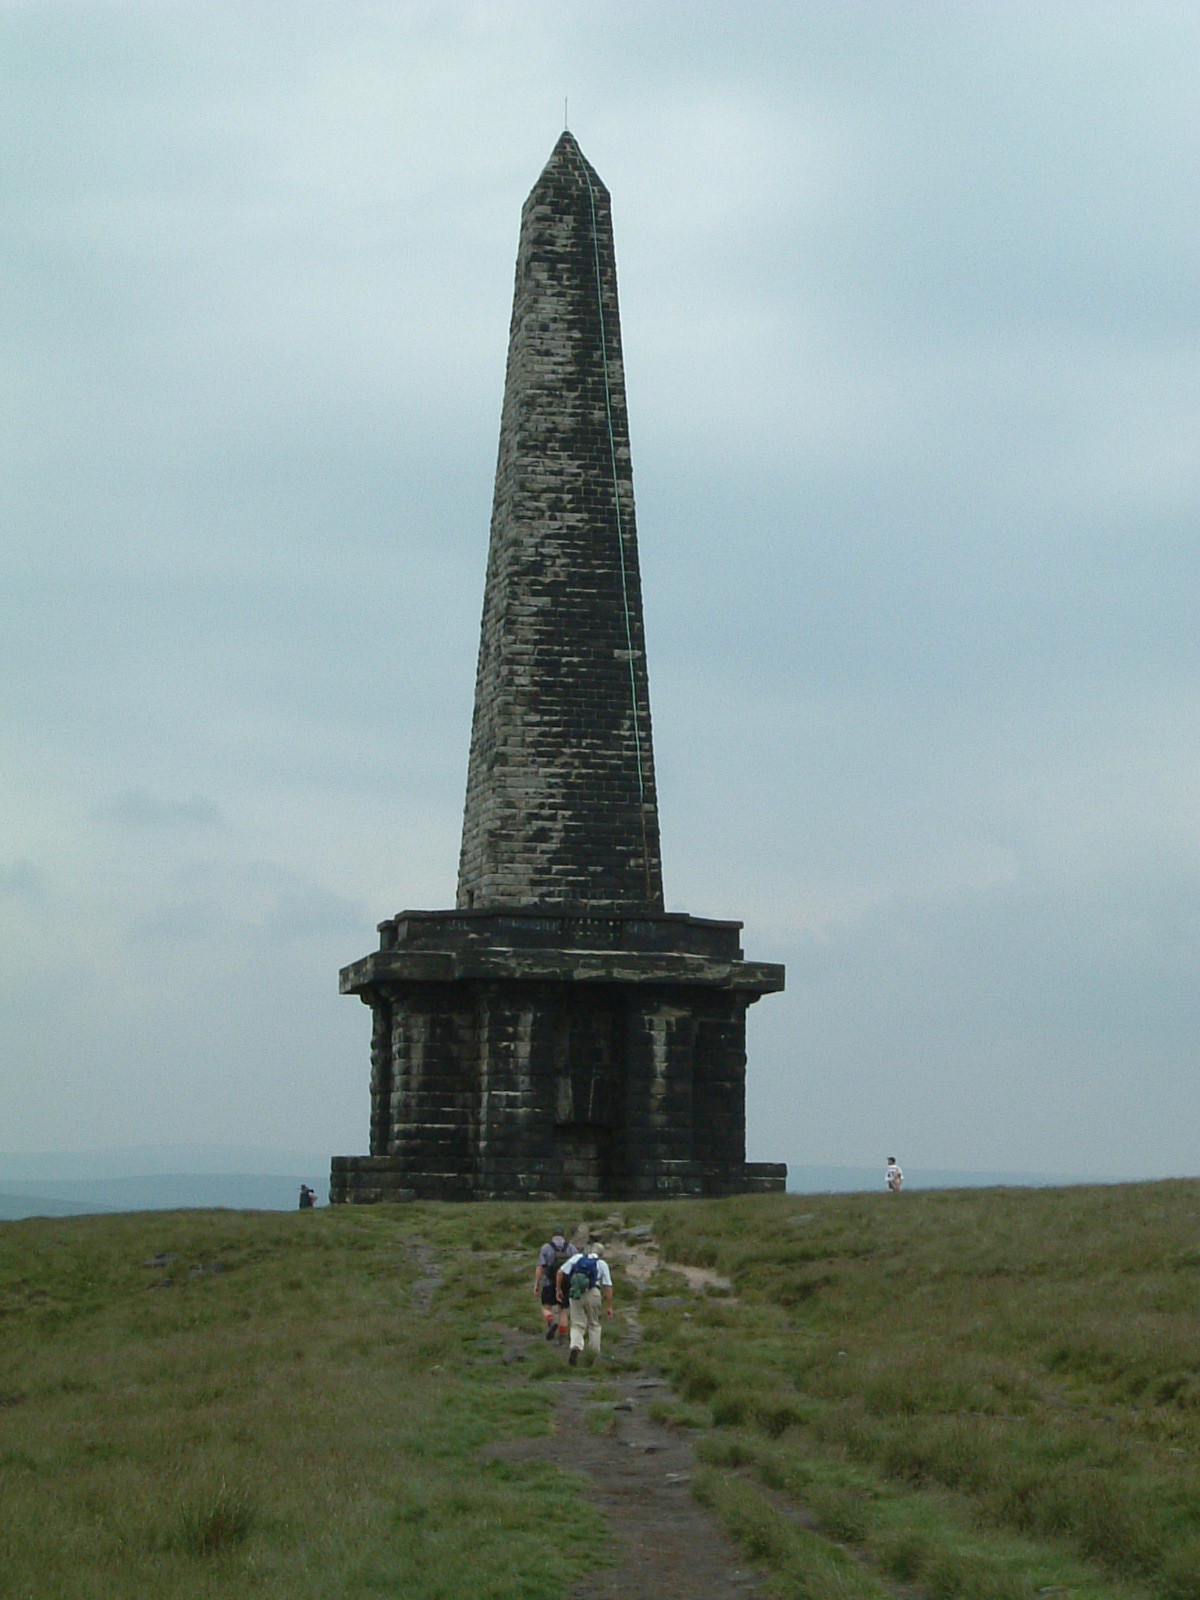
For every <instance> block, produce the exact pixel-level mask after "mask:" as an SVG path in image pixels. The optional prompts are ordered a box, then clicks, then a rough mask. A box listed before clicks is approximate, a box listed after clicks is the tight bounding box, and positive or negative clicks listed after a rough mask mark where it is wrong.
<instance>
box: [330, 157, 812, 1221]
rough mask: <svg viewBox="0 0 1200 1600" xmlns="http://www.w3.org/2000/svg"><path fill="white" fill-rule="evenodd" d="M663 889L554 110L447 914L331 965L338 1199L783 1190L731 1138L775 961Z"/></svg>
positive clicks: (644, 705) (592, 345)
mask: <svg viewBox="0 0 1200 1600" xmlns="http://www.w3.org/2000/svg"><path fill="white" fill-rule="evenodd" d="M740 929H741V924H740V923H738V922H712V921H707V920H702V919H699V918H695V917H690V916H685V915H682V914H680V913H668V912H666V911H664V909H663V887H662V859H661V854H660V848H659V829H658V802H657V795H656V791H655V785H654V754H653V743H652V739H651V730H650V689H649V678H648V674H647V666H646V642H645V634H644V630H643V621H642V593H641V580H640V576H639V572H638V558H637V532H636V522H635V516H634V502H633V476H632V470H631V464H630V450H629V422H628V416H627V413H626V407H625V378H624V369H623V365H622V360H621V326H620V317H619V313H618V307H617V273H616V257H615V253H614V249H613V232H612V213H611V206H610V201H609V195H608V191H607V189H605V187H604V185H603V184H602V183H601V181H600V179H599V178H598V177H597V175H596V173H595V172H594V171H593V169H592V168H591V167H590V166H589V164H588V162H587V161H586V160H585V159H584V157H583V154H582V152H581V151H580V149H579V146H578V145H577V144H576V142H575V140H574V138H573V137H572V136H571V134H569V133H564V134H563V135H562V137H561V138H560V139H559V141H558V144H557V145H556V146H555V148H554V152H553V154H552V155H551V157H550V160H549V162H548V163H547V165H546V167H545V170H544V171H543V172H542V175H541V177H540V178H539V179H538V181H537V183H536V184H535V185H534V188H533V191H532V193H531V194H530V196H529V198H528V200H527V201H526V202H525V208H524V211H523V213H522V217H521V238H520V245H519V249H518V253H517V271H516V287H515V292H514V296H513V314H512V324H511V328H510V332H509V348H508V371H507V377H506V382H505V390H504V409H503V413H502V417H501V424H500V451H499V460H498V464H497V468H496V492H495V500H494V504H493V509H492V531H491V543H490V546H489V551H488V564H487V580H486V585H485V590H484V603H483V626H482V631H481V638H480V647H479V667H478V675H477V679H476V689H475V717H474V724H473V727H472V732H471V752H470V763H469V768H468V776H467V798H466V807H465V812H464V819H463V836H462V852H461V857H460V863H459V879H458V898H457V909H456V910H455V911H434V912H428V911H420V912H413V911H406V912H403V913H401V914H400V915H399V916H397V917H395V918H393V919H392V920H391V921H389V922H385V923H381V924H380V930H379V931H380V935H381V938H380V948H379V950H378V951H377V952H375V953H374V954H373V955H369V956H366V957H364V958H363V960H361V961H357V962H355V963H354V964H353V965H352V966H349V967H346V968H345V969H344V970H343V972H342V974H341V987H342V992H343V993H349V994H357V995H359V996H360V997H361V998H362V1000H363V1001H364V1002H365V1003H366V1004H368V1005H369V1006H370V1007H371V1010H372V1016H373V1031H372V1051H371V1154H370V1156H366V1157H336V1158H335V1159H334V1162H333V1173H332V1183H331V1194H330V1198H331V1199H332V1200H334V1201H341V1200H355V1201H370V1200H380V1199H393V1198H395V1199H403V1198H409V1197H414V1196H421V1197H425V1196H431V1197H432V1196H440V1197H445V1198H460V1197H461V1198H473V1197H478V1198H485V1197H486V1198H500V1197H512V1198H517V1197H529V1196H549V1195H578V1196H580V1197H591V1198H595V1199H600V1198H618V1197H622V1196H634V1195H647V1196H649V1195H672V1194H729V1193H737V1192H740V1191H745V1190H748V1189H781V1188H783V1186H784V1180H785V1177H786V1169H785V1168H784V1167H783V1166H781V1165H777V1164H762V1163H760V1164H748V1163H747V1162H746V1159H745V1066H746V1052H745V1014H746V1008H747V1006H748V1005H750V1004H751V1002H753V1001H754V1000H757V999H758V998H759V996H760V995H762V994H767V993H770V992H772V991H774V990H778V989H782V987H783V968H782V967H779V966H774V965H768V964H765V963H761V962H748V961H746V960H744V959H743V956H742V951H741V948H740V941H739V934H740Z"/></svg>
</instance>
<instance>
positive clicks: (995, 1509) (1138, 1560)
mask: <svg viewBox="0 0 1200 1600" xmlns="http://www.w3.org/2000/svg"><path fill="white" fill-rule="evenodd" d="M657 1224H658V1236H659V1240H660V1244H661V1246H662V1249H663V1253H664V1255H665V1256H667V1257H673V1258H675V1259H678V1260H683V1261H690V1262H694V1263H698V1264H703V1265H708V1266H711V1267H714V1268H716V1269H717V1270H718V1271H719V1272H720V1273H722V1274H723V1275H724V1276H725V1277H726V1278H728V1280H729V1281H730V1283H731V1285H732V1288H733V1292H734V1294H735V1295H736V1301H734V1300H732V1299H730V1298H728V1297H724V1298H723V1297H721V1296H719V1295H718V1296H714V1295H712V1294H711V1293H710V1294H708V1295H706V1296H704V1297H703V1298H702V1299H694V1298H693V1300H692V1302H691V1303H689V1304H687V1306H686V1310H687V1312H688V1313H689V1314H688V1315H682V1314H680V1312H679V1306H678V1304H673V1303H671V1302H670V1301H669V1300H668V1302H667V1303H666V1304H665V1305H662V1309H661V1310H660V1311H657V1312H656V1311H655V1309H654V1307H655V1304H656V1302H655V1299H654V1298H648V1299H647V1301H646V1305H645V1308H644V1313H643V1320H644V1321H645V1322H646V1325H647V1331H648V1335H649V1337H648V1345H649V1348H650V1350H652V1351H653V1352H654V1354H655V1355H656V1356H657V1359H658V1360H659V1361H660V1363H661V1364H662V1366H663V1368H664V1370H665V1371H666V1372H668V1373H669V1374H670V1375H671V1376H672V1377H673V1379H674V1381H675V1386H676V1389H677V1391H678V1393H679V1395H680V1396H681V1402H680V1408H678V1412H677V1414H681V1415H682V1416H683V1418H685V1419H686V1420H687V1421H689V1422H691V1423H692V1424H693V1425H696V1424H699V1425H701V1426H703V1427H704V1428H705V1434H704V1436H703V1442H702V1445H701V1452H702V1456H703V1458H704V1459H705V1460H706V1461H707V1463H708V1469H707V1471H706V1472H705V1474H704V1476H703V1478H702V1479H701V1480H700V1482H699V1484H698V1490H699V1492H700V1493H701V1494H702V1495H703V1496H704V1497H705V1498H706V1499H707V1500H708V1502H709V1503H710V1504H711V1505H712V1506H713V1507H714V1509H715V1510H716V1511H717V1512H718V1513H719V1514H720V1515H721V1516H722V1517H723V1518H724V1520H725V1521H726V1523H727V1525H728V1526H729V1527H730V1529H731V1530H732V1531H734V1532H735V1533H736V1535H737V1536H738V1537H739V1538H740V1539H741V1540H742V1541H743V1543H744V1544H745V1545H746V1546H747V1547H748V1548H749V1549H750V1550H751V1551H752V1552H755V1553H757V1554H758V1555H760V1556H761V1557H763V1558H765V1559H766V1560H767V1561H768V1562H770V1563H771V1564H772V1565H774V1566H775V1567H777V1568H779V1569H781V1570H786V1569H787V1568H788V1567H789V1566H795V1565H796V1564H797V1562H799V1564H800V1565H801V1566H802V1565H803V1561H804V1555H803V1550H800V1546H799V1545H798V1541H800V1537H801V1535H800V1532H798V1531H797V1528H796V1525H795V1522H794V1520H793V1518H792V1517H790V1516H789V1515H788V1512H789V1510H791V1509H792V1508H794V1507H796V1506H802V1507H804V1508H805V1509H806V1510H807V1511H808V1512H809V1513H810V1514H812V1515H813V1516H815V1520H816V1522H817V1525H818V1527H819V1528H820V1530H821V1531H822V1532H823V1533H824V1534H826V1535H827V1536H828V1537H829V1538H830V1539H832V1540H834V1541H837V1542H838V1543H840V1544H842V1545H845V1546H848V1547H851V1548H852V1549H853V1550H855V1551H856V1552H859V1553H860V1554H865V1555H866V1556H867V1557H869V1559H870V1565H868V1566H866V1567H863V1566H861V1565H860V1566H859V1568H858V1572H857V1574H849V1573H845V1572H843V1573H840V1574H834V1575H833V1577H832V1578H831V1580H830V1583H829V1585H828V1586H827V1587H826V1588H821V1587H819V1586H813V1585H812V1584H810V1585H809V1586H808V1587H805V1582H804V1579H803V1577H802V1576H800V1577H795V1578H794V1579H793V1583H794V1587H793V1588H792V1590H791V1592H793V1593H795V1594H798V1595H807V1594H812V1595H813V1596H814V1597H815V1596H818V1595H820V1596H822V1597H823V1596H824V1595H825V1594H829V1595H830V1596H833V1595H839V1594H845V1595H857V1594H860V1593H861V1594H864V1595H865V1594H871V1593H876V1594H877V1593H879V1592H880V1591H879V1589H878V1588H877V1587H876V1586H875V1578H876V1577H880V1578H887V1579H891V1580H898V1581H900V1582H905V1583H912V1584H915V1585H916V1586H917V1588H918V1590H919V1591H920V1592H921V1593H923V1594H927V1595H929V1596H932V1597H957V1596H962V1597H964V1600H1017V1597H1023V1596H1029V1595H1034V1594H1044V1595H1045V1594H1055V1595H1059V1594H1066V1595H1070V1596H1073V1597H1075V1600H1081V1597H1085V1596H1086V1597H1097V1600H1098V1597H1100V1596H1105V1597H1114V1600H1116V1597H1134V1596H1137V1597H1144V1600H1200V1183H1195V1182H1186V1183H1162V1184H1147V1185H1136V1186H1135V1185H1127V1186H1121V1187H1114V1188H1102V1189H1092V1188H1088V1189H1084V1188H1080V1189H1058V1190H1040V1191H1031V1190H990V1191H986V1190H985V1191H978V1190H977V1191H959V1192H955V1193H928V1194H913V1193H907V1194H903V1195H900V1196H898V1197H893V1196H888V1195H883V1194H880V1195H873V1196H837V1197H826V1198H819V1199H814V1198H799V1197H789V1198H787V1199H783V1198H781V1199H779V1200H775V1199H767V1200H765V1201H764V1200H739V1201H733V1202H728V1203H725V1204H722V1205H720V1206H697V1205H684V1206H679V1207H678V1208H672V1209H664V1210H663V1211H662V1212H660V1214H659V1216H658V1219H657ZM662 1282H663V1279H662V1275H660V1279H659V1281H658V1282H656V1284H655V1289H656V1290H657V1291H658V1292H659V1293H660V1294H661V1293H665V1292H666V1291H665V1289H663V1288H661V1287H660V1285H661V1284H662ZM680 1287H682V1286H680ZM659 1304H661V1301H659ZM734 1469H736V1470H734ZM798 1550H800V1553H799V1555H797V1551H798ZM835 1579H836V1581H834V1580H835Z"/></svg>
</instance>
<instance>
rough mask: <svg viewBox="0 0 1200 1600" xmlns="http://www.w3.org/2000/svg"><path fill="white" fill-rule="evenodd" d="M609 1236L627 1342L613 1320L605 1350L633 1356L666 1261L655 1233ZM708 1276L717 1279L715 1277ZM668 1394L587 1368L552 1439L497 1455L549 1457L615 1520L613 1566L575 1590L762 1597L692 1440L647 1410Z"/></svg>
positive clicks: (649, 1599)
mask: <svg viewBox="0 0 1200 1600" xmlns="http://www.w3.org/2000/svg"><path fill="white" fill-rule="evenodd" d="M604 1237H605V1240H606V1245H607V1251H608V1257H609V1260H610V1261H611V1262H612V1265H613V1269H614V1278H615V1279H616V1281H617V1284H618V1286H619V1287H618V1289H617V1293H618V1295H619V1296H620V1297H621V1299H622V1302H623V1305H622V1310H623V1319H624V1333H623V1336H620V1337H618V1336H616V1335H614V1332H613V1329H612V1325H611V1324H607V1323H606V1324H605V1329H604V1340H605V1346H606V1348H612V1349H613V1351H614V1353H619V1354H620V1355H621V1356H622V1357H625V1358H628V1357H629V1356H630V1355H631V1354H632V1353H633V1351H634V1350H635V1349H636V1346H637V1344H638V1343H639V1342H640V1337H641V1324H640V1319H639V1317H638V1311H637V1298H638V1297H640V1295H641V1291H642V1289H643V1287H644V1285H645V1284H646V1283H647V1282H648V1281H649V1278H650V1276H651V1274H652V1273H653V1272H654V1271H655V1269H656V1268H657V1267H658V1265H659V1260H658V1253H657V1250H656V1248H655V1245H654V1240H653V1237H652V1236H651V1235H650V1233H649V1230H648V1229H636V1230H630V1232H629V1233H628V1234H624V1235H622V1234H621V1233H620V1232H619V1231H617V1230H616V1229H615V1228H613V1227H612V1226H611V1225H610V1226H606V1227H605V1228H604ZM676 1270H679V1271H681V1272H682V1271H700V1270H701V1269H684V1268H678V1269H676ZM704 1277H705V1281H711V1279H712V1277H713V1275H712V1274H707V1275H704ZM509 1338H510V1341H512V1342H513V1343H515V1341H516V1340H517V1339H520V1340H521V1341H522V1342H524V1340H525V1338H526V1335H525V1334H524V1332H522V1333H521V1334H519V1335H518V1334H517V1333H516V1331H515V1330H510V1334H509ZM539 1338H540V1335H539V1334H537V1333H536V1332H533V1333H531V1334H529V1335H528V1340H529V1343H530V1344H531V1345H532V1344H533V1343H535V1342H536V1341H537V1340H538V1339H539ZM510 1348H512V1344H511V1343H510ZM614 1394H615V1395H616V1396H617V1398H615V1399H614V1398H612V1396H613V1395H614ZM669 1398H671V1391H670V1388H669V1386H668V1385H667V1383H666V1381H665V1380H664V1379H663V1378H661V1377H660V1376H658V1375H657V1374H656V1373H654V1372H652V1371H650V1370H649V1369H644V1370H641V1371H635V1372H623V1373H613V1372H611V1371H606V1370H604V1369H603V1368H599V1369H596V1374H595V1375H594V1376H593V1375H591V1374H589V1372H588V1371H587V1370H586V1369H580V1371H579V1373H578V1374H577V1376H575V1377H574V1378H573V1380H572V1381H571V1382H570V1383H566V1384H564V1385H563V1386H562V1396H561V1399H560V1402H559V1409H558V1415H557V1417H556V1419H555V1427H554V1432H553V1433H552V1434H551V1435H550V1436H549V1437H548V1438H544V1439H522V1440H516V1441H513V1442H511V1443H507V1444H504V1445H500V1446H495V1447H493V1448H491V1449H490V1450H489V1452H488V1454H489V1455H491V1456H493V1457H499V1458H502V1459H505V1460H525V1461H529V1460H537V1461H549V1462H553V1463H554V1465H556V1466H559V1467H562V1468H564V1469H565V1470H567V1471H572V1472H579V1473H582V1474H584V1476H585V1477H586V1479H587V1484H588V1488H587V1491H586V1492H587V1493H588V1494H590V1495H591V1497H592V1499H593V1502H594V1503H595V1504H596V1505H598V1506H599V1507H600V1509H601V1510H602V1511H603V1512H604V1514H605V1516H606V1518H607V1520H608V1526H609V1539H610V1548H609V1552H608V1553H609V1555H610V1556H611V1557H612V1560H613V1565H612V1566H610V1567H608V1568H605V1569H604V1570H603V1571H601V1572H599V1573H597V1574H594V1575H593V1576H592V1577H590V1578H588V1579H587V1580H586V1582H585V1583H581V1584H580V1585H578V1586H577V1589H575V1590H572V1591H569V1593H570V1594H575V1593H578V1594H579V1595H580V1597H582V1596H584V1595H586V1596H588V1597H599V1600H617V1597H620V1600H728V1597H729V1596H742V1595H755V1594H760V1593H762V1591H763V1588H764V1585H765V1580H764V1578H763V1577H762V1575H761V1574H759V1573H757V1572H755V1571H754V1570H753V1569H752V1568H751V1567H750V1566H749V1565H748V1564H747V1562H746V1561H745V1560H744V1558H743V1557H741V1556H740V1555H739V1554H738V1552H737V1550H736V1548H735V1547H734V1545H733V1544H732V1543H731V1542H730V1541H729V1539H728V1538H726V1536H725V1534H724V1532H723V1531H722V1529H721V1527H720V1525H719V1524H718V1522H717V1520H716V1518H715V1517H714V1516H712V1514H711V1513H710V1512H708V1511H707V1510H705V1508H704V1507H703V1506H701V1505H700V1504H699V1503H698V1502H697V1501H696V1500H694V1499H693V1498H692V1494H691V1483H692V1478H693V1475H694V1472H695V1451H694V1448H693V1445H692V1441H691V1439H690V1437H689V1435H688V1434H687V1432H686V1431H685V1430H683V1429H679V1428H673V1427H668V1426H666V1425H664V1424H662V1423H658V1422H656V1421H654V1419H653V1418H652V1417H651V1416H650V1415H649V1413H648V1407H649V1406H650V1405H651V1404H652V1403H653V1402H654V1401H655V1400H656V1399H669ZM560 1512H561V1513H563V1514H564V1521H566V1522H569V1516H570V1508H569V1506H567V1507H556V1508H555V1513H556V1514H557V1513H560Z"/></svg>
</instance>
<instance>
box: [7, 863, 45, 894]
mask: <svg viewBox="0 0 1200 1600" xmlns="http://www.w3.org/2000/svg"><path fill="white" fill-rule="evenodd" d="M44 893H45V879H44V877H43V875H42V872H41V870H40V868H38V867H36V866H34V864H33V862H32V861H12V862H9V863H8V864H7V865H0V899H2V900H38V899H41V897H42V896H43V895H44Z"/></svg>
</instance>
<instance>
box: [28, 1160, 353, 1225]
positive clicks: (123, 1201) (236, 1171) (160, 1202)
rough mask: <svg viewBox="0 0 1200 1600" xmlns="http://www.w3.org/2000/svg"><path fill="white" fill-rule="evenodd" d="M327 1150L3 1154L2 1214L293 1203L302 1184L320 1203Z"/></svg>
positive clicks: (289, 1206) (267, 1207)
mask: <svg viewBox="0 0 1200 1600" xmlns="http://www.w3.org/2000/svg"><path fill="white" fill-rule="evenodd" d="M328 1174H329V1156H328V1155H327V1154H326V1153H324V1152H315V1151H289V1150H283V1151H280V1150H256V1149H253V1148H228V1147H223V1146H219V1145H175V1146H171V1145H165V1146H155V1145H144V1146H137V1147H131V1148H128V1149H124V1150H107V1151H105V1150H101V1151H57V1152H56V1151H49V1152H41V1153H38V1154H34V1155H23V1154H22V1155H17V1154H8V1155H5V1154H0V1220H13V1219H15V1218H19V1217H35V1216H36V1217H63V1216H78V1215H85V1214H87V1213H90V1212H115V1211H174V1210H181V1209H188V1210H192V1209H197V1210H206V1209H209V1208H211V1207H216V1206H220V1207H226V1208H228V1209H231V1210H238V1211H291V1210H293V1209H295V1206H296V1201H297V1197H298V1195H299V1190H300V1185H301V1184H302V1183H307V1184H309V1185H310V1186H311V1187H312V1188H313V1189H315V1190H316V1192H317V1197H318V1201H319V1202H321V1203H323V1202H324V1199H325V1195H326V1193H327V1192H328Z"/></svg>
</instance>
